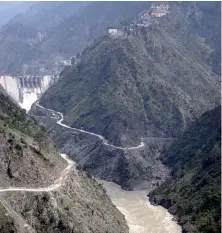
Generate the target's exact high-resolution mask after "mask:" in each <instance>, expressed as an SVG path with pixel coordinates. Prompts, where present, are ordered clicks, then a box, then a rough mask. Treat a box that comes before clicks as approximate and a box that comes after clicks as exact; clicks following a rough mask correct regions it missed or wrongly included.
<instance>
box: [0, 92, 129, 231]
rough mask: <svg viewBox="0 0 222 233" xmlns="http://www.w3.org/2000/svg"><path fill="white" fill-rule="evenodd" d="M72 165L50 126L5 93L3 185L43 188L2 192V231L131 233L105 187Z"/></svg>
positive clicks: (0, 154)
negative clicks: (48, 131)
mask: <svg viewBox="0 0 222 233" xmlns="http://www.w3.org/2000/svg"><path fill="white" fill-rule="evenodd" d="M67 166H68V164H67V162H66V161H65V160H64V159H63V158H62V157H61V156H60V154H59V151H58V150H57V148H56V146H55V145H54V144H53V142H52V141H51V140H50V139H49V138H48V137H47V135H46V131H45V128H44V127H39V126H38V125H37V124H36V122H35V120H34V119H32V118H30V117H29V116H28V115H26V114H25V111H24V110H21V109H20V108H19V107H18V106H17V105H16V104H14V103H13V102H11V100H10V99H9V98H8V97H7V96H4V95H3V94H2V93H0V187H1V188H0V189H1V191H2V189H7V188H11V189H13V188H19V187H20V188H23V189H28V188H33V189H38V190H39V191H38V192H30V191H18V190H17V191H5V192H1V196H0V232H2V233H8V232H16V233H28V232H30V231H31V232H47V233H52V232H53V233H66V232H78V233H86V232H87V233H92V232H94V233H104V232H109V233H116V232H117V233H125V232H128V227H127V225H126V222H125V219H124V217H123V215H122V214H121V213H120V212H119V211H118V210H117V209H116V207H115V206H114V205H113V204H112V202H111V200H110V199H109V197H108V196H107V195H106V192H105V190H103V188H102V187H101V185H99V184H98V183H97V182H96V181H95V180H92V179H90V178H89V177H88V176H87V175H86V174H85V173H83V172H81V171H79V170H77V169H76V167H75V166H73V167H71V168H69V169H70V173H67V174H65V172H67ZM65 168H66V170H64V169H65ZM64 177H66V178H64ZM59 182H62V185H61V187H59V188H58V189H55V190H54V191H50V192H49V191H47V190H42V191H41V188H47V187H52V188H53V187H54V186H55V185H57V184H58V183H59Z"/></svg>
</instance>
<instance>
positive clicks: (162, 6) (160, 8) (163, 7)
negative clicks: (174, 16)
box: [150, 2, 169, 17]
mask: <svg viewBox="0 0 222 233" xmlns="http://www.w3.org/2000/svg"><path fill="white" fill-rule="evenodd" d="M168 9H169V3H168V2H157V3H154V4H153V5H152V6H151V10H150V11H151V12H150V15H151V16H155V17H162V16H164V15H166V14H167V13H168Z"/></svg>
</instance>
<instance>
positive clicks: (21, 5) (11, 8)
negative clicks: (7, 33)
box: [0, 1, 35, 26]
mask: <svg viewBox="0 0 222 233" xmlns="http://www.w3.org/2000/svg"><path fill="white" fill-rule="evenodd" d="M34 3H35V2H10V1H4V2H3V1H1V2H0V26H1V25H3V24H5V23H7V22H8V20H10V19H11V18H12V17H14V16H15V15H17V14H19V13H24V12H25V11H26V10H27V9H28V8H29V7H30V6H31V5H32V4H34Z"/></svg>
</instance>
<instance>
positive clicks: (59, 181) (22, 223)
mask: <svg viewBox="0 0 222 233" xmlns="http://www.w3.org/2000/svg"><path fill="white" fill-rule="evenodd" d="M60 155H61V157H62V158H63V159H65V160H66V162H67V163H68V165H67V167H66V168H65V169H64V170H63V171H62V173H61V175H60V177H59V178H58V179H57V180H55V182H54V184H52V185H50V186H48V187H45V188H25V187H18V188H16V187H15V188H14V187H8V188H0V193H6V192H18V191H20V192H21V191H25V192H50V191H54V190H56V189H58V188H60V187H61V186H62V185H63V184H64V183H65V181H66V179H67V177H68V174H69V173H70V171H71V169H72V167H73V166H74V164H75V162H74V161H72V160H71V159H69V158H68V156H67V155H66V154H60ZM0 203H1V204H2V205H3V206H4V207H5V209H6V210H7V211H8V213H9V214H10V215H11V216H12V217H14V219H15V220H16V221H17V222H18V224H19V225H20V226H21V227H23V228H24V230H25V232H26V230H27V231H28V232H30V233H36V231H35V230H34V229H33V228H32V227H31V226H30V225H29V224H27V222H26V221H25V220H24V219H23V217H22V216H21V215H20V214H18V213H16V212H15V211H14V210H13V208H11V207H10V205H8V204H7V202H6V201H5V200H4V199H3V198H1V196H0Z"/></svg>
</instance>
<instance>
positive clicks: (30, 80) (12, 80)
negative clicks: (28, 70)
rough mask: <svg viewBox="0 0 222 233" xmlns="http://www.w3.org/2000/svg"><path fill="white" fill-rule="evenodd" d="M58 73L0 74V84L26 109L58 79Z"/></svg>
mask: <svg viewBox="0 0 222 233" xmlns="http://www.w3.org/2000/svg"><path fill="white" fill-rule="evenodd" d="M57 79H58V76H56V75H45V76H33V75H24V76H17V77H13V76H7V75H5V76H0V85H1V86H2V87H3V88H4V89H5V90H6V92H7V93H8V94H9V95H10V96H11V97H12V98H13V99H14V100H15V101H16V102H17V103H18V104H19V105H20V106H21V107H22V108H24V109H26V111H29V109H30V108H31V106H32V104H33V103H34V102H35V101H36V100H37V99H39V97H40V96H41V95H42V94H43V93H44V92H45V91H46V90H47V89H48V88H49V87H50V86H51V85H52V84H53V83H55V82H56V81H57Z"/></svg>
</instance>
